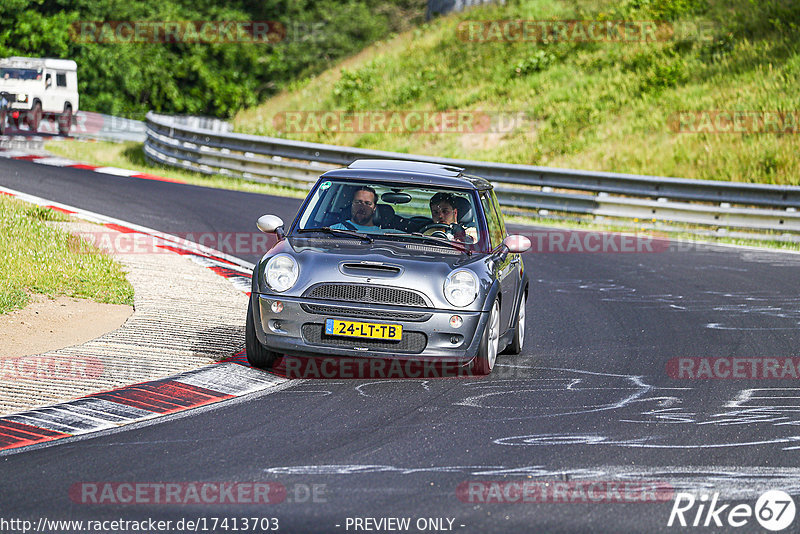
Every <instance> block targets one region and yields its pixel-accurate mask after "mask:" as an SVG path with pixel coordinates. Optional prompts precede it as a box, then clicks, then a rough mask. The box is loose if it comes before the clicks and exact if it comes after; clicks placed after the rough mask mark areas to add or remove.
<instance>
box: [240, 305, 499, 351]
mask: <svg viewBox="0 0 800 534" xmlns="http://www.w3.org/2000/svg"><path fill="white" fill-rule="evenodd" d="M251 299H252V300H253V313H254V314H255V317H254V318H253V319H254V324H255V326H256V328H255V330H256V337H257V338H258V340H259V341H260V342H261V344H262V345H264V346H265V347H266V348H268V349H269V350H273V351H276V352H280V353H283V354H289V355H297V356H299V355H303V356H308V355H329V356H339V357H353V358H382V359H403V360H417V361H434V362H443V363H445V362H446V363H450V364H457V365H466V364H468V363H470V362H471V361H472V360H473V359H474V357H475V356H476V355H477V353H478V349H479V347H480V342H481V339H482V337H483V336H482V334H483V331H484V329H485V326H486V321H487V320H488V315H489V314H488V313H486V312H477V311H453V310H437V309H433V308H414V307H400V306H378V305H370V304H361V303H358V304H354V303H339V302H333V301H326V300H313V299H307V298H298V297H283V296H278V295H267V294H259V293H253V294H252V295H251ZM276 301H279V302H281V304H282V305H283V309H282V310H281V311H280V312H278V313H276V312H273V311H272V304H273V302H276ZM453 315H459V316H460V317H461V318H462V319H463V324H462V325H461V326H460V327H459V328H453V327H452V326H450V318H451V317H452V316H453ZM326 319H342V320H348V321H359V322H367V323H377V324H396V325H401V326H402V327H403V334H402V339H401V341H399V342H396V341H394V342H393V341H384V340H371V339H362V338H354V337H343V336H328V335H325V333H324V328H325V320H326Z"/></svg>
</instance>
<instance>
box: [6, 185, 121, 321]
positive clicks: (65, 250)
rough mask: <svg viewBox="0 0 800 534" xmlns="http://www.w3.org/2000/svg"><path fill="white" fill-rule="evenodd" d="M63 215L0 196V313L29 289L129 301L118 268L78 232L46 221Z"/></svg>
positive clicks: (23, 297)
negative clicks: (54, 225)
mask: <svg viewBox="0 0 800 534" xmlns="http://www.w3.org/2000/svg"><path fill="white" fill-rule="evenodd" d="M68 220H69V218H68V217H66V216H65V215H63V214H61V213H59V212H57V211H53V210H51V209H49V208H44V207H41V206H35V205H32V204H28V203H26V202H22V201H19V200H16V199H12V198H9V197H7V196H5V195H0V272H2V273H3V276H2V278H0V314H2V313H6V312H8V311H10V310H14V309H17V308H22V307H24V306H25V305H26V304H27V302H28V299H29V295H30V294H32V293H37V294H43V295H48V296H50V297H55V296H59V295H66V296H70V297H79V298H88V299H91V300H94V301H96V302H103V303H110V304H127V305H130V306H132V305H133V287H132V286H131V285H130V283H129V282H128V281H127V279H126V278H125V273H124V272H123V270H122V267H121V266H120V265H119V264H118V263H116V262H115V261H114V260H113V259H112V258H111V257H110V256H108V255H106V254H104V253H102V252H100V251H99V250H98V249H96V248H94V247H93V246H91V245H89V244H88V243H86V242H85V241H83V240H82V239H80V238H79V237H76V236H73V235H71V234H69V233H68V232H66V231H64V230H61V229H59V228H54V227H52V226H49V225H47V224H46V223H47V221H68Z"/></svg>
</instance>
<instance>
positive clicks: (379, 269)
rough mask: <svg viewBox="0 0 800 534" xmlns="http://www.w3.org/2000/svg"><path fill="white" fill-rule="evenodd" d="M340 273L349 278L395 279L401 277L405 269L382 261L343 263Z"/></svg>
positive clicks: (340, 265)
mask: <svg viewBox="0 0 800 534" xmlns="http://www.w3.org/2000/svg"><path fill="white" fill-rule="evenodd" d="M339 271H341V273H342V274H346V275H348V276H372V277H381V278H394V277H396V276H400V273H402V272H403V268H402V267H400V266H399V265H394V264H391V263H383V262H380V261H343V262H342V263H340V264H339Z"/></svg>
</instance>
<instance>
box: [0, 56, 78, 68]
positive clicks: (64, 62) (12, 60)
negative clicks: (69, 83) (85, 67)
mask: <svg viewBox="0 0 800 534" xmlns="http://www.w3.org/2000/svg"><path fill="white" fill-rule="evenodd" d="M0 67H6V68H18V69H35V68H37V67H46V68H48V69H56V70H77V69H78V64H77V63H75V62H74V61H73V60H71V59H55V58H49V57H46V58H38V57H20V56H13V57H9V58H3V59H0Z"/></svg>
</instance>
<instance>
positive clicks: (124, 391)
mask: <svg viewBox="0 0 800 534" xmlns="http://www.w3.org/2000/svg"><path fill="white" fill-rule="evenodd" d="M90 397H94V398H98V399H103V400H109V401H111V402H116V403H118V404H124V405H126V406H133V407H134V408H140V409H142V410H147V411H150V412H153V413H158V414H168V413H175V412H180V411H183V410H187V409H189V408H195V407H197V406H204V405H206V404H211V403H212V402H217V401H220V400H224V399H229V398H231V397H232V395H228V394H225V393H219V392H216V391H212V390H210V389H205V388H201V387H198V386H192V385H190V384H182V383H180V382H175V381H174V380H170V379H167V380H163V381H161V380H158V381H153V382H147V383H144V384H139V385H136V386H128V387H124V388H121V389H118V390H115V391H110V392H107V393H98V394H95V395H90Z"/></svg>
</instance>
